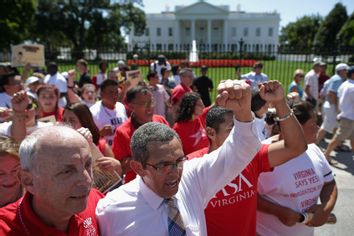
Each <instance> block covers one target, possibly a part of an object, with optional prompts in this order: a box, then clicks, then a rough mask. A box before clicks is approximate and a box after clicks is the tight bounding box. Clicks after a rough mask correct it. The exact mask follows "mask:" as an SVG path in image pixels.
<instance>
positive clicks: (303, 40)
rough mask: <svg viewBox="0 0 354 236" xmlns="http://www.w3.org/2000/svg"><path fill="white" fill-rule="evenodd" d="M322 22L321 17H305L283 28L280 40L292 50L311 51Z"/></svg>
mask: <svg viewBox="0 0 354 236" xmlns="http://www.w3.org/2000/svg"><path fill="white" fill-rule="evenodd" d="M321 21H322V18H321V16H319V15H311V16H303V17H301V18H299V19H297V20H296V21H295V22H291V23H289V24H288V25H287V26H285V27H283V28H282V29H281V35H280V38H279V40H280V42H281V43H282V44H286V45H288V46H289V47H290V48H292V49H300V50H311V48H312V43H313V40H314V38H315V35H316V33H317V30H318V28H319V26H320V23H321Z"/></svg>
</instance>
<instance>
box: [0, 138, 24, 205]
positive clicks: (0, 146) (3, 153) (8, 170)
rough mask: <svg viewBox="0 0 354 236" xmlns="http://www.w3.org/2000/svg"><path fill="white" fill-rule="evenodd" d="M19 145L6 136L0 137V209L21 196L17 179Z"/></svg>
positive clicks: (20, 187) (21, 191)
mask: <svg viewBox="0 0 354 236" xmlns="http://www.w3.org/2000/svg"><path fill="white" fill-rule="evenodd" d="M18 148H19V145H18V144H17V143H16V142H15V141H13V140H12V139H10V138H8V137H6V136H0V196H1V197H0V207H3V206H5V205H7V204H9V203H12V202H15V201H16V200H18V199H19V198H20V197H22V195H23V188H22V186H21V183H20V179H19V176H18V175H19V170H20V160H19V158H18Z"/></svg>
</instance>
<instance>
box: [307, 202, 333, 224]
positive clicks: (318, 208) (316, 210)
mask: <svg viewBox="0 0 354 236" xmlns="http://www.w3.org/2000/svg"><path fill="white" fill-rule="evenodd" d="M307 213H313V215H312V217H311V219H310V220H309V221H308V222H307V223H306V225H307V226H310V227H318V226H321V225H324V224H325V223H326V222H327V220H328V217H329V215H330V213H331V212H327V211H325V210H324V206H323V205H321V204H316V205H313V206H312V207H310V208H309V209H308V210H307Z"/></svg>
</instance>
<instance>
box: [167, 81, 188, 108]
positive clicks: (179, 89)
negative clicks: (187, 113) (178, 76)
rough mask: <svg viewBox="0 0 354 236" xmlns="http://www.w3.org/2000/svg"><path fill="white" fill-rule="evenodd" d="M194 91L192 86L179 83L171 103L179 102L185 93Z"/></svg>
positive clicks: (174, 90)
mask: <svg viewBox="0 0 354 236" xmlns="http://www.w3.org/2000/svg"><path fill="white" fill-rule="evenodd" d="M192 91H193V90H192V89H191V88H189V87H187V86H185V85H184V84H182V83H180V84H179V85H177V86H176V87H175V88H174V89H173V91H172V95H171V103H172V105H173V104H176V103H179V102H180V101H181V99H182V97H183V95H184V94H185V93H188V92H192Z"/></svg>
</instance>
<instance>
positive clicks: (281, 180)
mask: <svg viewBox="0 0 354 236" xmlns="http://www.w3.org/2000/svg"><path fill="white" fill-rule="evenodd" d="M332 180H333V174H332V171H331V168H330V166H329V164H328V162H327V161H326V158H325V157H324V155H323V153H322V152H321V150H320V149H319V148H318V147H317V146H316V145H315V144H309V145H308V148H307V151H306V152H304V153H303V154H301V155H299V156H298V157H296V158H294V159H292V160H290V161H288V162H286V163H284V164H282V165H280V166H277V167H275V168H274V170H273V172H266V173H261V174H260V176H259V179H258V193H259V194H260V195H262V196H263V197H265V198H266V199H268V200H269V201H272V202H274V203H276V204H279V205H281V206H285V207H288V208H290V209H292V210H294V211H296V212H299V213H300V212H305V211H306V210H307V209H308V208H310V207H311V206H313V205H314V204H316V203H317V200H318V198H319V195H320V192H321V190H322V187H323V185H324V183H327V182H330V181H332ZM257 233H258V234H260V235H262V236H268V235H271V236H276V235H292V236H296V235H298V236H306V235H313V234H314V228H313V227H308V226H306V225H305V224H301V223H296V224H295V225H294V226H292V227H288V226H286V225H284V224H283V223H281V221H280V220H279V219H278V218H277V217H276V216H274V215H271V214H266V213H264V212H260V211H257Z"/></svg>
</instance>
